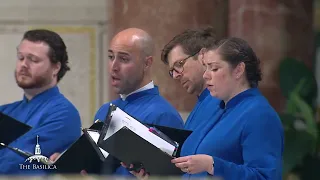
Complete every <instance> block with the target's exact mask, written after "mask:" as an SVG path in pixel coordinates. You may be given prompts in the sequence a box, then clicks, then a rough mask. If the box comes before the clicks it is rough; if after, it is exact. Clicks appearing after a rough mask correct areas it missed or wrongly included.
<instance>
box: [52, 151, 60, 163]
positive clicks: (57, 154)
mask: <svg viewBox="0 0 320 180" xmlns="http://www.w3.org/2000/svg"><path fill="white" fill-rule="evenodd" d="M59 156H60V153H58V152H56V153H54V154H52V155H51V156H50V158H49V159H50V160H51V161H56V160H57V159H58V158H59Z"/></svg>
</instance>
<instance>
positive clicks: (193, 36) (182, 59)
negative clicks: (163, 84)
mask: <svg viewBox="0 0 320 180" xmlns="http://www.w3.org/2000/svg"><path fill="white" fill-rule="evenodd" d="M211 41H216V37H215V35H214V31H213V29H212V28H205V29H188V30H186V31H184V32H182V33H181V34H178V35H177V36H175V37H174V38H173V39H172V40H171V41H170V42H169V43H168V44H167V45H165V46H164V48H163V50H162V54H161V60H162V61H163V62H164V63H165V64H167V65H168V66H169V75H170V76H171V77H172V78H173V79H175V80H177V81H178V82H180V84H181V85H182V86H183V87H184V88H185V89H186V90H187V92H188V93H189V94H195V95H197V96H198V101H197V103H196V105H195V107H194V108H193V110H192V111H191V113H190V115H189V116H188V118H187V120H186V123H185V129H189V130H194V129H196V127H198V126H199V125H201V124H202V123H203V122H204V121H206V120H208V119H210V118H211V117H212V116H213V115H215V114H216V112H217V111H218V106H219V103H220V100H218V99H216V98H214V97H212V96H210V92H209V91H208V89H206V84H205V81H204V79H203V77H202V75H203V73H204V71H205V68H204V66H203V65H202V62H201V60H200V58H199V57H200V56H201V53H200V51H201V49H202V48H206V44H208V42H211Z"/></svg>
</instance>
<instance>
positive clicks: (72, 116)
mask: <svg viewBox="0 0 320 180" xmlns="http://www.w3.org/2000/svg"><path fill="white" fill-rule="evenodd" d="M42 107H43V108H42V109H41V111H42V112H43V113H44V115H45V116H44V117H46V118H45V119H44V122H46V123H48V122H51V121H55V122H57V123H58V122H60V123H61V124H63V125H64V126H71V125H77V126H78V125H79V124H81V117H80V113H79V111H78V109H77V108H76V106H75V105H74V104H73V103H72V102H71V101H69V100H68V99H67V98H66V97H64V96H63V95H62V94H61V95H58V96H54V97H52V98H49V99H48V101H47V103H46V104H45V105H44V106H42Z"/></svg>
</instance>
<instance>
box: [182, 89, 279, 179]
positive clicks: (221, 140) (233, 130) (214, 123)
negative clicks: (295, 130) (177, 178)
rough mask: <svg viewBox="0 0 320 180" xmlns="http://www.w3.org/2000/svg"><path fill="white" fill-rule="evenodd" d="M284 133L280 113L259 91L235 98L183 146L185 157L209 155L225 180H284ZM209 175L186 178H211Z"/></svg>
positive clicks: (222, 106)
mask: <svg viewBox="0 0 320 180" xmlns="http://www.w3.org/2000/svg"><path fill="white" fill-rule="evenodd" d="M283 148H284V132H283V127H282V123H281V121H280V118H279V116H278V114H277V113H276V112H275V111H274V109H273V108H272V107H271V106H270V104H269V103H268V101H267V100H266V99H265V98H264V97H263V96H262V95H261V93H260V92H259V90H258V89H256V88H252V89H249V90H246V91H244V92H242V93H240V94H238V95H237V96H235V97H234V98H232V99H231V100H230V101H229V102H228V103H227V105H226V106H225V107H224V103H221V110H220V111H219V113H217V114H216V116H215V117H214V118H212V119H210V121H208V122H207V124H203V126H199V127H198V128H197V129H196V130H195V131H194V132H193V133H192V134H191V135H190V136H189V137H188V139H187V140H186V141H185V143H184V144H183V146H182V151H181V154H182V156H187V155H194V154H207V155H210V156H212V157H213V159H214V175H215V176H220V177H222V178H223V179H224V180H242V179H243V180H253V179H254V180H256V179H261V180H262V179H272V180H281V179H282V156H283ZM207 175H208V174H207V173H206V172H203V173H199V174H194V175H189V174H185V175H184V176H185V177H192V178H194V177H195V178H196V177H201V176H207Z"/></svg>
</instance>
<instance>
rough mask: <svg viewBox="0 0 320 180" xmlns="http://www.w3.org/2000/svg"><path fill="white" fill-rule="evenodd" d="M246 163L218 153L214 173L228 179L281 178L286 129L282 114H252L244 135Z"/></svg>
mask: <svg viewBox="0 0 320 180" xmlns="http://www.w3.org/2000/svg"><path fill="white" fill-rule="evenodd" d="M241 142H242V144H241V145H242V150H243V152H242V153H243V161H244V164H243V165H237V164H234V163H232V162H228V161H225V160H223V159H221V158H218V157H213V159H214V170H213V171H214V175H215V176H221V177H223V178H225V179H239V177H241V179H250V180H251V179H261V180H262V179H281V172H282V171H281V169H282V163H281V162H282V151H283V130H282V125H281V122H280V120H279V118H278V117H277V116H276V115H270V113H268V114H267V113H265V114H260V115H255V116H251V118H250V119H248V121H247V124H246V125H245V126H244V129H243V132H242V136H241Z"/></svg>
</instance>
